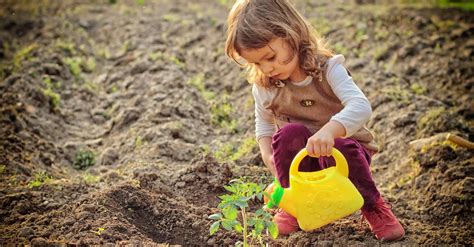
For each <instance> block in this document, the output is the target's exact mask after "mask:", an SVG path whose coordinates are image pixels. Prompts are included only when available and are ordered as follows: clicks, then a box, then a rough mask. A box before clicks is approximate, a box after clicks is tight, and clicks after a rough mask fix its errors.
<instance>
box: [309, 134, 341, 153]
mask: <svg viewBox="0 0 474 247" xmlns="http://www.w3.org/2000/svg"><path fill="white" fill-rule="evenodd" d="M333 146H334V135H333V134H332V133H331V132H330V131H324V130H322V129H321V130H319V131H318V132H316V133H315V134H314V135H313V136H311V137H310V138H309V139H308V142H307V143H306V150H307V151H308V155H310V156H313V157H319V156H331V149H332V147H333Z"/></svg>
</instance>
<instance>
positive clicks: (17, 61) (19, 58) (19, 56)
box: [13, 43, 38, 69]
mask: <svg viewBox="0 0 474 247" xmlns="http://www.w3.org/2000/svg"><path fill="white" fill-rule="evenodd" d="M36 48H38V45H37V44H36V43H33V44H29V45H27V46H25V47H23V48H21V49H20V50H18V51H17V52H16V53H15V55H14V56H13V66H14V68H15V69H19V68H20V66H21V63H22V62H23V61H25V60H28V59H30V53H31V52H32V51H34V50H35V49H36Z"/></svg>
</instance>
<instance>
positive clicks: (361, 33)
mask: <svg viewBox="0 0 474 247" xmlns="http://www.w3.org/2000/svg"><path fill="white" fill-rule="evenodd" d="M365 28H366V27H364V28H362V29H358V30H357V31H356V33H355V37H354V39H355V41H356V42H357V43H359V44H360V43H361V42H363V41H365V40H367V39H369V36H368V35H367V33H366V32H365Z"/></svg>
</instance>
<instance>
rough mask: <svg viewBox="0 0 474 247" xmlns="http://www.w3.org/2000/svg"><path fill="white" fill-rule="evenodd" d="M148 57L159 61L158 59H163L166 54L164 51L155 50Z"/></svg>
mask: <svg viewBox="0 0 474 247" xmlns="http://www.w3.org/2000/svg"><path fill="white" fill-rule="evenodd" d="M148 58H150V60H151V61H157V60H158V59H160V60H161V59H163V58H164V55H163V52H161V51H158V52H153V53H151V54H149V55H148Z"/></svg>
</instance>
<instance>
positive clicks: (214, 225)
mask: <svg viewBox="0 0 474 247" xmlns="http://www.w3.org/2000/svg"><path fill="white" fill-rule="evenodd" d="M219 225H220V221H216V222H214V223H212V225H211V227H210V228H209V232H210V235H213V234H214V233H216V232H217V230H219Z"/></svg>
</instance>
